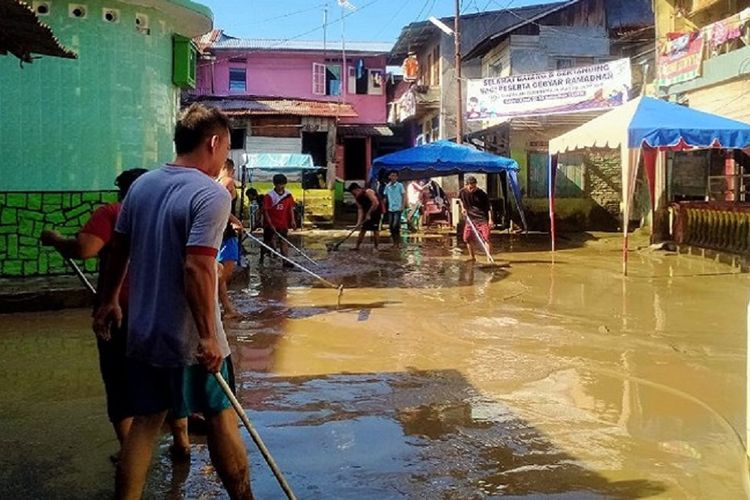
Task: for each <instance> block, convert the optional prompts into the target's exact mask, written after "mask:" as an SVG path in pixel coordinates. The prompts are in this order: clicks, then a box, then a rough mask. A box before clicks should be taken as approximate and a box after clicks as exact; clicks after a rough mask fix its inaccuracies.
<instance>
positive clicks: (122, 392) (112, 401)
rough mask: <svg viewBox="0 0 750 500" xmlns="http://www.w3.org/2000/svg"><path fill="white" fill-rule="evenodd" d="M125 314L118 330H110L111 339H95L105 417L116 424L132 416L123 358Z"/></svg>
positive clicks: (126, 328)
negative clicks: (105, 409)
mask: <svg viewBox="0 0 750 500" xmlns="http://www.w3.org/2000/svg"><path fill="white" fill-rule="evenodd" d="M125 318H127V313H126V314H125V316H124V318H123V323H122V326H121V327H120V328H117V327H113V328H112V338H111V339H109V340H102V339H100V338H98V337H97V339H96V346H97V348H98V350H99V370H100V371H101V374H102V381H103V382H104V392H105V394H106V395H107V416H108V417H109V421H110V422H112V423H117V422H119V421H121V420H123V419H125V418H128V417H132V416H133V409H132V404H131V401H130V390H129V389H128V377H127V358H126V357H125V339H126V333H127V331H128V325H127V320H126V319H125Z"/></svg>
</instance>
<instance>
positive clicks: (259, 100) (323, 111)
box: [190, 96, 359, 118]
mask: <svg viewBox="0 0 750 500" xmlns="http://www.w3.org/2000/svg"><path fill="white" fill-rule="evenodd" d="M190 102H202V103H203V104H205V105H207V106H214V107H216V108H218V109H220V110H222V111H223V112H224V113H226V114H227V115H229V116H260V115H286V116H319V117H339V118H357V117H358V116H359V115H358V114H357V112H356V111H355V110H354V107H353V106H352V105H351V104H347V103H338V102H333V101H313V100H305V99H285V98H281V97H263V96H237V97H233V96H227V97H215V96H205V97H198V98H195V99H190Z"/></svg>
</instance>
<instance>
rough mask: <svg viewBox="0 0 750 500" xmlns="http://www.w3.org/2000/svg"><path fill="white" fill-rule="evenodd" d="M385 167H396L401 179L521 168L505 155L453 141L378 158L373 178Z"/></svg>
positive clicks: (438, 142)
mask: <svg viewBox="0 0 750 500" xmlns="http://www.w3.org/2000/svg"><path fill="white" fill-rule="evenodd" d="M384 170H397V171H398V173H399V178H400V179H401V180H413V179H419V178H422V177H443V176H446V175H456V174H461V173H477V174H497V173H500V172H505V171H511V170H513V171H516V170H518V163H516V161H515V160H511V159H510V158H505V157H504V156H497V155H493V154H491V153H485V152H483V151H479V150H478V149H476V148H473V147H471V146H466V145H463V144H456V143H455V142H450V141H437V142H431V143H430V144H425V145H422V146H416V147H413V148H409V149H404V150H403V151H397V152H396V153H391V154H389V155H385V156H381V157H379V158H376V159H375V160H374V161H373V162H372V169H371V171H370V177H371V178H372V179H378V176H379V175H380V173H381V172H382V171H384Z"/></svg>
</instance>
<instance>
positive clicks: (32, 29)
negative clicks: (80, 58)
mask: <svg viewBox="0 0 750 500" xmlns="http://www.w3.org/2000/svg"><path fill="white" fill-rule="evenodd" d="M8 52H10V53H11V54H13V55H14V56H16V57H17V58H19V59H20V60H21V61H23V62H27V63H30V62H32V61H33V60H34V59H33V57H32V55H31V54H39V55H45V56H53V57H63V58H67V59H75V58H76V57H77V56H76V54H75V52H73V51H72V50H69V49H66V48H65V47H63V45H62V44H61V43H60V41H59V40H58V39H57V37H55V35H54V33H52V30H51V29H50V27H49V26H47V25H46V24H44V23H42V22H41V21H40V20H39V18H38V17H37V16H36V14H35V13H34V11H33V10H31V7H29V6H28V5H27V4H25V3H23V2H21V1H20V0H6V1H3V2H0V54H7V53H8Z"/></svg>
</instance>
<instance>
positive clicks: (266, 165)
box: [245, 153, 320, 173]
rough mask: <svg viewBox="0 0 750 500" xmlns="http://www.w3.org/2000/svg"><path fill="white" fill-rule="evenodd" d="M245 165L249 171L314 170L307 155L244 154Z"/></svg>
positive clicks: (311, 161) (310, 157) (282, 171)
mask: <svg viewBox="0 0 750 500" xmlns="http://www.w3.org/2000/svg"><path fill="white" fill-rule="evenodd" d="M245 165H247V168H249V169H255V170H267V171H273V172H281V173H285V172H300V171H301V170H315V169H318V168H320V167H316V166H315V165H314V164H313V159H312V156H310V155H307V154H281V153H257V154H246V155H245Z"/></svg>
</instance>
